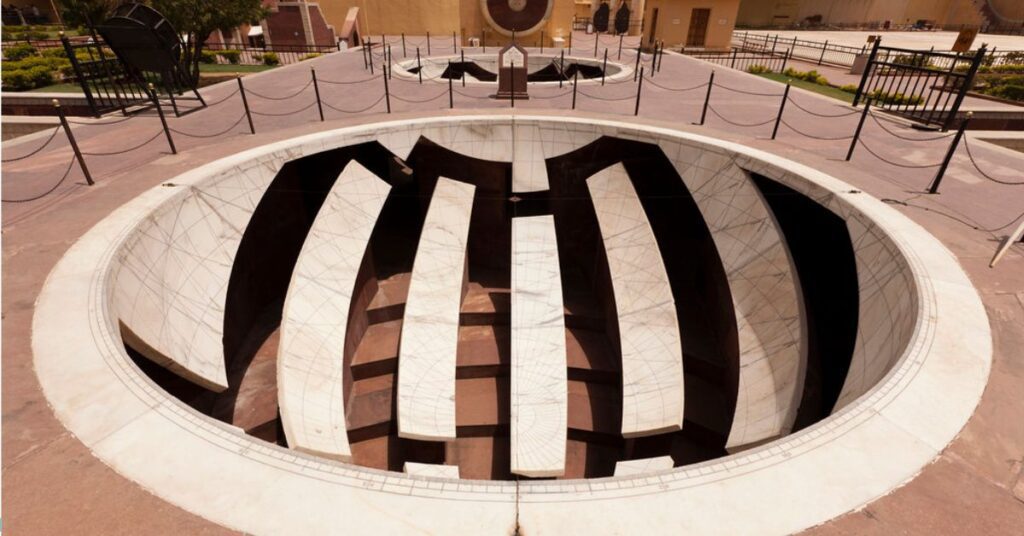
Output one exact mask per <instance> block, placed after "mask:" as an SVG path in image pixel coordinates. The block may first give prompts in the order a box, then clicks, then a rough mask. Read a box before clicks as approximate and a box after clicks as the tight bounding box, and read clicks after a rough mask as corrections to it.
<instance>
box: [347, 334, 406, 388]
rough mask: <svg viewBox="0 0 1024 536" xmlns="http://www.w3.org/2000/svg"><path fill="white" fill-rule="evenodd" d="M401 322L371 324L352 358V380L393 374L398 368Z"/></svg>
mask: <svg viewBox="0 0 1024 536" xmlns="http://www.w3.org/2000/svg"><path fill="white" fill-rule="evenodd" d="M401 334H402V321H401V320H392V321H389V322H383V323H380V324H371V325H370V326H369V327H368V328H367V329H366V333H364V334H363V338H362V339H361V340H360V341H359V346H357V347H356V352H355V354H354V355H353V356H352V364H351V369H352V379H353V380H361V379H364V378H370V377H373V376H379V375H381V374H389V373H394V372H395V371H396V368H397V366H398V343H399V340H400V337H401Z"/></svg>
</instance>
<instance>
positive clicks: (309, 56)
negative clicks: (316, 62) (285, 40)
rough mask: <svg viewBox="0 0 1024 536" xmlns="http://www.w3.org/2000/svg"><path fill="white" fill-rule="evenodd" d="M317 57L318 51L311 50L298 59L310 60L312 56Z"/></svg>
mask: <svg viewBox="0 0 1024 536" xmlns="http://www.w3.org/2000/svg"><path fill="white" fill-rule="evenodd" d="M319 57H320V53H319V52H311V53H309V54H306V55H305V56H303V57H301V58H299V61H306V60H311V59H313V58H319Z"/></svg>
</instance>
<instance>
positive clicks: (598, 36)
mask: <svg viewBox="0 0 1024 536" xmlns="http://www.w3.org/2000/svg"><path fill="white" fill-rule="evenodd" d="M600 43H601V34H599V33H597V32H594V57H595V58H596V57H597V45H598V44H600Z"/></svg>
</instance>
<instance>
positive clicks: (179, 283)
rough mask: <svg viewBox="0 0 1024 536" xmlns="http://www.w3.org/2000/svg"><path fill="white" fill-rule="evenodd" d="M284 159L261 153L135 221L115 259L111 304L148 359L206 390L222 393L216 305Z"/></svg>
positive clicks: (220, 307) (220, 306)
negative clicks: (248, 228) (116, 269)
mask: <svg viewBox="0 0 1024 536" xmlns="http://www.w3.org/2000/svg"><path fill="white" fill-rule="evenodd" d="M284 162H285V159H284V158H283V157H282V156H275V155H265V156H262V157H260V158H258V159H254V160H252V161H250V162H245V163H242V164H238V165H237V166H235V167H233V168H232V169H230V170H228V171H226V172H222V173H220V174H218V176H217V177H215V178H214V179H213V180H210V181H207V182H205V183H203V184H197V185H192V186H188V187H184V188H183V189H182V191H181V193H180V194H179V195H180V196H181V201H180V202H179V203H177V204H175V205H167V206H163V207H161V208H160V209H159V210H156V211H154V212H153V213H152V214H151V215H150V216H149V217H148V218H146V220H144V221H142V222H141V223H139V225H138V227H137V228H136V232H135V233H133V234H132V236H131V237H130V238H129V241H128V247H126V248H125V249H123V250H122V251H123V253H122V255H121V257H120V259H119V261H120V265H121V266H120V272H119V273H118V284H117V292H116V294H115V296H114V303H115V307H116V310H117V314H118V318H119V320H120V321H121V323H122V324H123V325H124V327H125V328H127V330H128V333H126V334H125V335H126V338H127V339H129V342H130V343H133V346H134V347H135V348H136V350H138V351H139V352H140V353H142V354H143V355H144V356H146V357H147V358H148V359H151V360H153V361H155V362H156V363H158V364H160V365H162V366H164V367H165V368H167V369H169V370H171V371H172V372H174V373H175V374H178V375H179V376H182V377H184V378H186V379H188V380H190V381H192V382H194V383H196V384H199V385H202V386H203V387H205V388H207V389H211V390H214V391H222V390H224V389H227V387H228V380H227V372H226V369H225V362H224V343H223V342H222V340H223V336H224V303H225V299H226V297H227V289H228V281H229V280H230V278H231V269H232V266H233V265H234V258H235V253H236V252H237V251H238V245H239V243H240V242H241V240H242V234H243V233H244V232H245V228H246V226H247V225H248V223H249V219H250V218H251V217H252V214H253V211H254V210H255V209H256V205H257V204H258V203H259V201H260V199H261V198H262V196H263V192H264V191H265V190H266V188H267V187H268V186H269V185H270V182H271V181H273V179H274V177H275V176H276V175H277V172H278V170H279V169H280V168H281V165H282V164H283V163H284Z"/></svg>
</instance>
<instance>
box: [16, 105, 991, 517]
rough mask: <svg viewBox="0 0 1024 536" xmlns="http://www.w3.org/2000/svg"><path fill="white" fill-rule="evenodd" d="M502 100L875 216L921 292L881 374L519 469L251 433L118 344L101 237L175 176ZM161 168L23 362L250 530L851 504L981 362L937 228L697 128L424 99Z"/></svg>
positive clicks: (976, 386) (177, 499)
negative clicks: (292, 446) (378, 118)
mask: <svg viewBox="0 0 1024 536" xmlns="http://www.w3.org/2000/svg"><path fill="white" fill-rule="evenodd" d="M513 120H514V121H515V122H516V124H523V123H527V122H531V121H534V122H537V123H539V124H545V123H548V124H552V123H555V124H557V123H565V124H589V125H595V126H597V127H599V128H601V129H602V130H604V131H606V132H607V133H609V134H615V133H616V132H614V131H618V132H617V133H618V134H619V135H622V136H623V137H634V138H637V139H652V140H654V139H658V138H663V137H668V138H676V139H679V140H680V141H684V142H690V143H697V144H701V145H706V146H709V147H717V148H719V149H723V150H725V151H730V152H734V153H737V154H739V155H743V156H746V157H750V158H753V159H756V160H758V161H760V162H762V163H765V164H768V165H769V168H774V169H775V170H777V171H778V172H779V173H780V174H792V175H794V176H798V177H800V178H802V179H804V180H806V181H809V182H810V183H813V185H814V186H816V187H820V188H824V189H825V190H828V191H830V192H832V193H833V194H834V195H835V196H837V198H840V199H841V200H842V201H843V202H844V203H847V204H848V205H849V206H850V207H852V208H854V209H856V210H857V211H859V212H860V213H862V214H863V215H865V216H867V217H869V218H870V219H872V220H873V221H874V222H876V224H878V225H880V226H881V227H882V228H883V229H884V230H885V232H886V233H887V234H888V236H889V237H890V239H892V240H893V241H894V242H895V243H896V245H897V246H898V247H899V249H900V251H901V253H902V254H903V255H904V257H905V259H906V260H907V262H908V263H909V264H910V266H911V268H912V272H913V277H914V281H915V284H916V285H917V290H918V292H919V294H920V295H919V302H920V304H919V315H918V316H919V317H918V319H917V327H916V329H915V333H914V336H913V337H912V339H911V341H910V344H909V347H908V349H907V351H906V352H905V353H904V355H903V357H902V358H901V359H900V361H899V362H898V363H896V365H895V366H894V367H893V369H892V370H891V371H890V372H889V374H888V375H887V376H886V377H885V378H884V379H883V380H882V381H881V382H879V384H878V385H876V386H875V387H874V388H873V389H872V390H871V391H869V392H868V393H866V394H865V395H863V396H862V397H860V398H859V399H858V400H856V401H855V402H853V403H851V404H850V405H849V406H847V407H846V408H844V409H843V410H842V411H840V412H838V413H837V414H835V415H833V416H831V417H830V418H829V419H826V420H824V421H822V422H821V423H818V424H816V425H814V426H811V427H809V428H807V429H805V430H803V431H801V432H798V433H796V434H792V435H790V436H787V437H784V438H782V439H781V440H779V441H776V442H772V443H769V444H766V445H764V446H762V447H758V448H755V449H751V450H748V451H744V452H741V453H738V454H735V455H731V456H728V457H725V458H720V459H717V460H713V461H709V462H705V463H701V464H695V465H690V466H685V467H680V468H677V469H673V470H671V471H666V472H663V473H658V474H650V475H642V476H638V477H620V478H614V477H613V478H604V479H590V480H564V481H538V482H523V483H520V484H519V485H518V486H517V485H516V484H514V483H511V482H489V481H469V480H462V481H455V480H444V479H434V478H426V477H410V476H406V475H403V474H399V473H390V472H384V471H378V470H373V469H367V468H360V467H355V466H352V465H346V464H341V463H337V462H333V461H330V460H324V459H318V458H313V457H310V456H306V455H303V454H301V453H298V452H295V451H290V450H288V449H284V448H280V447H277V446H275V445H270V444H267V443H265V442H263V441H260V440H258V439H255V438H252V437H249V436H246V435H245V434H243V433H242V432H241V431H240V430H238V429H236V428H234V427H232V426H230V425H226V424H224V423H221V422H219V421H215V420H213V419H211V418H208V417H205V416H203V415H201V414H199V413H197V412H195V411H192V410H191V409H189V408H187V407H186V406H184V405H183V404H182V403H180V402H179V401H177V400H176V399H174V398H173V397H171V396H170V395H167V394H166V393H164V392H163V391H162V390H161V389H160V388H158V387H157V386H155V385H154V384H153V383H152V382H151V381H150V380H149V379H148V378H147V377H145V375H144V374H143V373H141V371H139V370H138V369H137V368H136V367H135V365H134V364H133V363H132V362H131V361H130V359H129V358H128V356H127V354H126V353H125V352H124V349H123V346H122V344H121V341H120V337H119V335H118V332H117V329H116V319H113V318H111V317H110V304H109V294H110V292H109V290H110V281H109V279H110V268H111V266H112V263H113V262H114V260H115V255H116V254H117V252H118V249H119V248H120V245H121V243H122V242H123V240H124V239H125V238H126V237H127V236H129V235H130V233H131V232H132V230H133V229H134V228H135V226H136V224H137V223H138V222H139V221H140V220H142V219H143V218H145V217H146V216H147V215H148V214H149V213H150V212H152V211H153V210H154V209H155V208H156V207H157V206H159V205H160V204H162V203H165V202H169V201H171V200H172V199H173V198H175V197H176V196H180V195H183V193H184V189H185V188H187V187H188V186H189V185H194V184H198V183H201V182H202V181H204V180H206V179H207V178H208V177H210V176H213V175H215V174H216V173H218V172H224V171H226V170H229V169H231V168H232V167H233V166H235V165H238V164H240V163H242V162H245V161H248V160H251V159H260V158H268V157H270V155H272V154H274V153H280V154H281V155H287V158H289V159H292V158H298V157H301V156H303V155H305V154H312V153H315V152H319V151H321V150H325V149H330V148H334V147H338V146H344V145H347V144H349V143H353V142H355V141H357V140H358V141H365V135H367V134H372V133H373V132H374V131H377V130H379V129H384V128H396V127H400V128H421V127H430V126H438V125H443V124H465V123H494V122H498V123H509V122H512V121H513ZM360 135H363V137H360ZM760 171H762V172H767V171H770V169H768V168H766V169H762V170H760ZM776 178H778V177H776ZM168 182H169V183H173V184H176V185H178V186H174V187H161V186H158V187H155V188H153V189H151V190H149V191H147V192H144V193H143V194H141V195H140V196H139V197H137V198H136V199H134V200H132V201H130V202H128V203H126V204H125V205H123V206H122V207H120V208H119V209H117V210H115V211H114V212H113V213H111V214H110V215H109V216H108V217H106V218H105V219H104V220H102V221H101V222H99V223H98V224H96V226H94V227H93V228H92V229H90V230H89V231H88V232H87V233H86V234H85V235H83V236H82V238H81V239H80V240H78V241H77V242H76V243H75V244H74V245H73V246H72V247H71V248H70V249H69V250H68V252H67V254H66V255H65V256H64V257H63V258H62V259H61V260H60V261H59V262H58V263H57V265H56V266H55V268H54V269H53V271H52V272H51V273H50V275H49V276H48V278H47V281H46V283H45V285H44V288H43V290H42V292H41V293H40V296H39V298H38V300H37V303H36V311H35V316H34V320H33V340H32V345H33V354H34V360H35V367H36V372H37V374H38V376H39V380H40V383H41V385H42V388H43V390H44V393H45V395H46V397H47V399H48V401H49V403H50V405H51V406H52V408H53V410H54V412H55V413H56V415H57V417H58V418H59V419H60V420H61V422H62V423H63V424H64V425H65V426H66V427H67V428H68V429H69V430H70V431H71V432H72V433H74V434H75V435H76V437H77V438H78V439H79V440H80V441H82V442H83V443H84V444H85V445H86V446H87V447H89V449H90V450H91V451H92V452H93V454H94V455H96V456H97V457H98V458H100V459H101V460H103V461H104V463H106V464H107V465H109V466H110V467H112V468H113V469H115V470H116V471H117V472H118V473H120V474H121V475H123V476H125V477H126V478H128V479H130V480H133V481H135V482H136V483H138V484H139V485H140V486H142V487H143V488H145V489H147V490H149V491H151V492H152V493H154V494H155V495H157V496H159V497H161V498H163V499H165V500H167V501H168V502H171V503H173V504H175V505H177V506H180V507H182V508H184V509H186V510H188V511H190V512H193V513H196V514H198V515H200V516H202V517H204V518H207V519H209V520H211V521H213V522H216V523H219V524H222V525H225V526H228V527H231V528H235V529H238V530H243V531H246V532H250V533H257V534H272V533H283V532H291V533H295V532H299V531H302V532H309V533H314V534H316V533H324V532H330V531H331V529H332V528H333V529H337V528H339V527H344V528H345V530H346V531H347V532H348V533H350V534H358V533H364V532H365V533H368V532H375V533H382V532H383V533H388V532H407V531H409V530H424V531H428V532H431V533H445V534H452V533H465V532H467V531H469V532H474V533H480V532H486V533H493V532H494V531H502V532H505V531H509V530H510V528H511V527H513V526H514V524H515V522H516V521H515V520H516V519H518V523H519V526H520V527H521V528H522V529H523V530H531V529H533V530H541V529H543V530H544V531H545V532H547V531H550V532H555V531H566V532H580V531H584V530H591V531H594V532H598V533H609V532H616V531H620V532H640V531H642V530H654V531H664V530H668V529H672V530H678V529H680V528H684V529H685V530H686V531H693V532H716V533H731V532H748V533H749V532H753V531H756V532H758V533H787V532H793V531H796V530H800V529H802V528H806V527H809V526H812V525H815V524H818V523H821V522H824V521H826V520H828V519H830V518H832V517H835V516H837V515H840V514H842V513H844V512H847V511H850V510H853V509H856V508H858V507H860V506H862V505H864V504H866V503H867V502H870V501H871V500H873V499H875V498H877V497H879V496H881V495H883V494H885V493H887V492H889V491H891V490H892V489H894V488H896V487H898V486H899V485H900V484H902V483H904V482H906V481H908V480H910V479H911V478H913V477H914V476H915V475H916V474H917V473H918V472H919V471H920V470H921V468H922V467H923V466H924V465H926V464H927V463H929V462H930V461H931V460H933V459H934V458H935V457H936V456H937V455H938V454H939V453H940V452H941V451H942V449H943V448H945V446H946V445H947V444H948V443H949V442H950V441H951V440H952V439H953V438H954V437H955V436H956V435H957V433H958V432H959V431H960V430H961V428H962V427H963V425H964V424H965V423H966V421H967V420H968V419H969V417H970V415H971V414H972V413H973V410H974V408H975V406H976V405H977V403H978V401H979V400H980V397H981V394H982V391H983V389H984V386H985V383H986V381H987V377H988V372H989V367H990V360H991V353H992V343H991V337H990V332H989V326H988V320H987V316H986V314H985V310H984V307H983V305H982V303H981V300H980V298H979V297H978V295H977V292H976V291H975V289H974V287H973V286H972V285H971V283H970V281H969V279H968V278H967V276H966V274H965V273H964V272H963V270H962V269H961V268H960V266H959V265H958V263H957V261H956V259H955V257H954V256H953V255H952V253H950V252H949V251H948V250H947V249H946V248H945V247H944V246H943V245H942V244H941V243H940V242H939V241H938V240H936V239H935V238H934V237H932V236H931V235H930V234H929V233H928V232H926V231H925V230H924V229H923V228H921V227H920V226H918V225H917V224H915V223H913V222H912V221H910V220H909V219H908V218H906V217H905V216H903V215H902V214H900V213H899V212H897V211H896V210H895V209H893V208H891V207H888V206H886V205H884V204H883V203H881V202H880V201H877V200H875V199H873V198H871V197H869V196H867V195H865V194H859V193H850V192H851V190H853V188H851V187H850V186H849V185H847V184H845V183H843V182H841V181H839V180H837V179H835V178H832V177H830V176H828V175H826V174H824V173H822V172H819V171H817V170H814V169H812V168H809V167H807V166H804V165H801V164H797V163H795V162H792V161H789V160H786V159H784V158H781V157H778V156H775V155H772V154H770V153H766V152H763V151H759V150H755V149H751V148H748V147H745V146H742V145H739V144H736V143H731V142H726V141H721V140H717V139H714V138H710V137H707V136H702V135H697V134H691V133H685V132H680V131H675V130H670V129H664V128H657V127H649V126H644V125H638V124H629V123H624V122H619V121H607V120H596V119H583V118H556V117H546V116H529V115H506V114H500V115H473V116H464V117H460V116H452V117H435V118H425V119H413V120H404V121H392V122H383V123H376V124H369V125H360V126H356V127H347V128H342V129H337V130H332V131H326V132H320V133H316V134H311V135H307V136H302V137H297V138H293V139H290V140H285V141H281V142H276V143H272V144H269V145H265V146H261V147H258V148H255V149H251V150H247V151H244V152H241V153H238V154H235V155H232V156H228V157H225V158H223V159H220V160H218V161H215V162H212V163H209V164H206V165H204V166H201V167H199V168H197V169H195V170H192V171H189V172H187V173H184V174H182V175H179V176H178V177H175V178H174V179H172V180H171V181H168ZM69 326H74V327H76V328H78V329H68V327H69ZM84 326H88V329H82V327H84ZM517 497H518V506H517V505H516V502H517V501H516V498H517ZM436 499H453V500H436ZM565 503H572V504H571V505H570V504H565ZM569 508H571V511H570V510H569Z"/></svg>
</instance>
